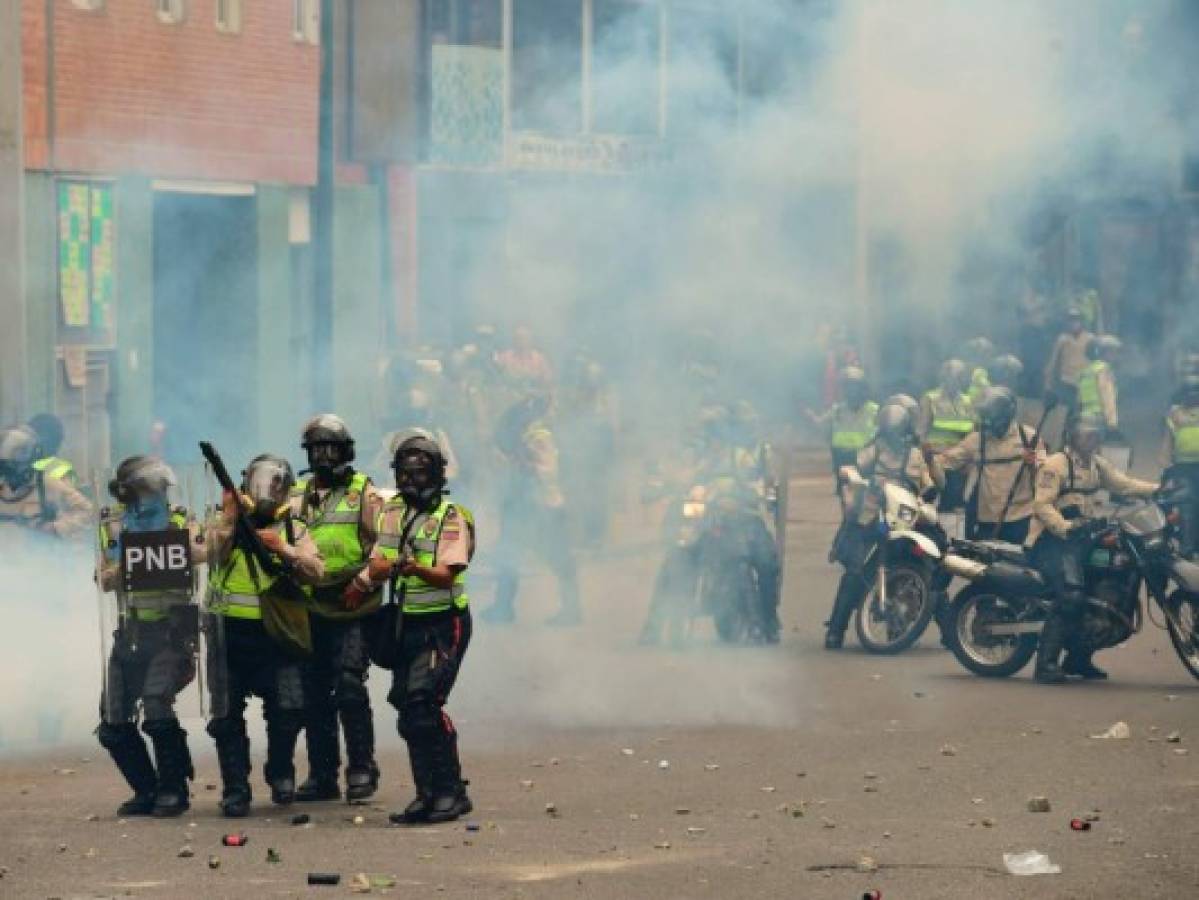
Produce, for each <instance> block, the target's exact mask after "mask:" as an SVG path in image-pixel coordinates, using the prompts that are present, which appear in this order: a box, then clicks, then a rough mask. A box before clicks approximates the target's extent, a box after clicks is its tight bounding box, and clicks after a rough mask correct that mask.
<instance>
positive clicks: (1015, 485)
mask: <svg viewBox="0 0 1199 900" xmlns="http://www.w3.org/2000/svg"><path fill="white" fill-rule="evenodd" d="M1084 318H1085V314H1084V310H1083V309H1081V308H1080V307H1078V306H1071V307H1070V308H1069V309H1068V310H1067V313H1066V327H1065V329H1064V330H1063V332H1062V333H1061V334H1060V335H1059V336H1058V338H1057V340H1056V342H1055V343H1054V344H1053V346H1052V349H1051V350H1050V352H1049V353H1048V354H1047V359H1046V362H1045V367H1044V370H1043V372H1042V373H1040V374H1041V378H1039V379H1038V384H1037V387H1038V389H1039V390H1038V393H1039V394H1040V399H1041V409H1042V414H1041V416H1040V422H1039V424H1038V425H1037V427H1035V428H1034V427H1031V426H1030V425H1029V424H1026V423H1024V422H1022V421H1021V400H1020V398H1019V395H1018V391H1019V389H1020V385H1022V384H1027V383H1028V382H1027V379H1026V378H1025V375H1026V372H1025V367H1024V366H1023V364H1022V363H1021V361H1020V360H1019V359H1018V358H1017V357H1015V356H1013V355H1011V354H1008V353H997V352H996V351H995V348H994V346H993V345H992V343H991V342H990V341H989V340H987V339H986V338H975V339H973V340H970V341H967V342H966V343H965V345H964V349H965V351H966V352H965V354H964V357H965V358H953V359H949V360H946V361H945V363H944V364H943V365H942V366H941V370H940V378H939V383H938V384H937V385H935V386H933V387H932V388H930V389H929V390H928V391H926V392H925V393H923V394H922V395H921V396H920V397H919V398H918V399H917V398H915V397H912V396H910V395H907V394H895V395H892V396H890V397H888V398H886V399H885V400H884V401H883V402H882V403H881V404H879V403H876V402H874V401H873V400H871V399H870V391H869V387H868V383H867V378H866V373H865V372H864V371H863V370H862V369H861V368H860V367H858V366H847V367H845V368H843V369H842V370H841V372H840V397H841V399H839V400H838V401H837V402H835V403H834V404H832V405H831V406H830V407H829V408H828V409H827V410H826V411H825V412H823V413H820V414H817V413H813V412H810V411H809V416H810V418H811V419H812V421H813V422H815V423H817V424H819V425H821V426H823V427H824V428H825V429H826V431H827V435H828V440H829V446H830V450H831V458H832V466H833V471H834V475H835V489H836V491H837V493H838V496H839V497H840V498H841V503H842V509H843V511H844V513H845V516H844V522H843V524H842V526H841V528H840V530H839V532H838V535H837V538H836V539H835V541H834V551H835V552H834V556H835V558H836V559H837V561H838V562H840V563H841V564H842V566H843V567H844V575H843V576H842V579H841V582H840V585H839V587H838V591H837V594H836V597H835V599H834V602H833V607H832V612H831V614H830V616H829V620H828V622H827V632H826V637H825V646H826V647H827V648H828V649H834V650H835V649H839V648H841V646H842V645H843V642H844V635H845V631H846V628H847V626H848V624H849V621H850V618H851V616H852V614H853V612H854V610H856V609H857V607H858V606H859V604H860V603H861V602H862V599H863V597H864V596H865V595H866V594H867V592H868V591H869V590H870V589H871V586H872V583H873V579H874V570H873V569H872V567H871V564H870V563H869V560H870V559H871V555H870V552H869V551H870V550H871V549H872V548H873V546H874V545H875V543H876V542H877V541H878V540H879V535H878V532H877V529H876V528H874V527H873V525H874V522H875V520H876V513H877V508H876V507H875V506H874V505H873V504H876V503H877V502H878V500H877V496H876V495H875V494H873V493H869V492H866V491H864V490H862V489H861V485H862V484H863V482H864V481H865V480H866V479H873V480H874V481H875V483H884V484H885V483H887V482H894V483H897V484H901V485H903V486H905V487H907V488H908V489H910V490H912V491H913V492H914V493H916V494H918V495H929V496H932V495H936V496H937V498H938V499H937V502H938V507H939V509H940V510H941V511H942V512H943V513H953V512H954V511H960V512H961V513H962V514H963V519H964V529H963V530H964V535H963V536H964V537H965V538H968V539H981V538H986V539H990V540H998V541H1002V542H1005V543H1008V544H1012V545H1016V546H1020V547H1023V548H1025V550H1026V552H1027V555H1028V558H1029V560H1030V561H1031V562H1032V564H1033V565H1034V566H1035V567H1036V568H1037V569H1038V570H1039V571H1040V572H1041V574H1042V575H1043V577H1044V578H1045V580H1046V582H1047V583H1048V584H1049V585H1050V587H1051V589H1052V593H1053V597H1054V599H1053V611H1052V613H1051V615H1050V616H1049V618H1048V620H1047V621H1046V623H1045V627H1044V630H1043V631H1042V632H1041V636H1040V642H1039V645H1038V653H1037V664H1036V678H1037V680H1038V681H1042V682H1051V683H1058V682H1061V681H1064V680H1065V678H1066V676H1067V675H1076V676H1080V677H1082V678H1088V679H1100V678H1105V677H1106V673H1105V672H1103V670H1101V669H1100V668H1098V667H1097V666H1096V665H1095V664H1094V662H1093V659H1092V656H1093V653H1094V650H1095V648H1093V647H1089V646H1087V644H1086V642H1085V641H1082V640H1080V639H1079V638H1078V635H1077V631H1078V623H1079V619H1080V617H1081V615H1082V611H1083V608H1084V606H1085V603H1086V595H1085V584H1084V583H1083V569H1084V561H1085V554H1086V553H1087V552H1088V551H1089V549H1090V546H1089V543H1088V542H1087V540H1086V536H1087V534H1088V526H1089V523H1090V521H1091V519H1092V518H1093V517H1094V516H1095V515H1096V514H1097V512H1098V508H1099V507H1098V503H1097V499H1098V498H1097V497H1096V494H1097V493H1098V492H1099V491H1101V490H1102V491H1107V492H1109V493H1110V494H1113V495H1118V496H1122V497H1137V496H1149V495H1152V494H1153V493H1154V492H1155V491H1157V490H1158V488H1159V483H1158V482H1149V481H1144V480H1142V479H1138V478H1134V477H1132V476H1130V475H1129V474H1128V473H1127V472H1125V471H1124V470H1123V467H1122V466H1121V465H1120V464H1119V463H1118V462H1117V457H1119V458H1120V459H1122V460H1127V458H1128V455H1129V454H1128V453H1127V452H1125V448H1126V447H1127V443H1128V441H1127V438H1126V437H1125V436H1124V435H1123V434H1122V433H1121V432H1120V430H1119V426H1120V419H1119V405H1118V391H1117V379H1116V366H1117V362H1118V359H1119V355H1120V350H1121V342H1120V340H1119V339H1118V338H1117V337H1115V336H1114V335H1107V334H1098V335H1097V334H1094V333H1092V332H1090V331H1088V330H1087V328H1086V327H1085V324H1084ZM1176 382H1177V383H1176V386H1175V388H1176V389H1175V395H1174V398H1173V399H1174V403H1173V405H1171V407H1170V408H1169V410H1168V412H1167V414H1166V416H1165V423H1166V428H1165V440H1164V445H1163V447H1162V450H1161V464H1162V466H1163V468H1165V469H1166V475H1165V476H1163V480H1164V479H1165V477H1168V478H1169V479H1171V480H1172V481H1174V482H1178V483H1182V484H1185V485H1186V486H1188V488H1189V490H1188V491H1187V495H1189V497H1190V498H1191V499H1190V501H1189V502H1190V512H1189V514H1188V515H1187V516H1185V517H1184V523H1185V524H1184V530H1183V534H1182V545H1183V546H1182V549H1183V552H1184V553H1187V554H1193V553H1194V552H1195V550H1196V547H1195V536H1194V522H1195V517H1196V516H1195V514H1196V509H1195V503H1196V499H1199V356H1187V357H1185V358H1184V359H1183V360H1182V361H1181V364H1180V366H1179V370H1178V372H1177V375H1176ZM1059 406H1060V407H1063V408H1064V410H1065V414H1064V417H1063V422H1064V425H1063V427H1062V429H1061V436H1060V438H1061V442H1060V449H1059V450H1058V451H1057V452H1051V450H1050V447H1049V440H1048V438H1049V435H1048V433H1047V432H1046V431H1045V430H1044V426H1045V424H1046V420H1047V418H1048V416H1049V413H1050V412H1052V410H1053V409H1055V408H1056V407H1059ZM1105 449H1113V450H1114V451H1115V452H1110V453H1105ZM1109 456H1110V458H1109ZM855 476H856V477H855ZM850 483H852V484H854V485H855V486H856V487H854V488H850V487H849V484H850ZM948 582H949V579H948V578H947V577H946V578H942V579H940V580H938V581H935V582H934V585H933V587H934V593H935V594H936V596H934V598H933V602H934V603H935V613H936V616H937V621H938V622H939V623H941V622H942V621H943V615H944V613H945V611H946V603H947V597H946V594H945V588H946V587H947V586H948ZM942 630H943V631H944V626H942ZM943 640H944V635H943ZM1063 652H1065V653H1066V656H1065V659H1064V660H1063V659H1062V658H1061V657H1062V653H1063Z"/></svg>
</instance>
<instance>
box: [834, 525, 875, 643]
mask: <svg viewBox="0 0 1199 900" xmlns="http://www.w3.org/2000/svg"><path fill="white" fill-rule="evenodd" d="M876 534H877V532H876V531H875V529H874V528H873V527H872V526H867V525H859V524H858V523H856V522H845V523H843V524H842V526H841V531H840V532H839V533H838V536H837V546H836V548H835V553H836V559H837V562H839V563H841V565H843V566H844V567H845V572H844V574H842V576H841V581H840V582H839V583H838V585H837V595H836V597H835V598H834V599H833V609H832V612H831V613H830V614H829V618H828V630H829V633H831V634H837V635H843V634H844V633H845V629H846V628H848V627H849V620H850V618H852V616H853V611H854V610H855V609H857V607H858V604H859V603H861V602H862V598H863V597H865V596H866V594H867V592H869V590H870V587H871V584H872V583H873V581H874V573H875V571H876V570H877V563H876V560H877V557H874V558H871V557H870V554H871V551H872V550H873V549H874V548H875V545H876V544H877V543H878V539H877V537H876ZM868 558H870V563H869V564H867V559H868Z"/></svg>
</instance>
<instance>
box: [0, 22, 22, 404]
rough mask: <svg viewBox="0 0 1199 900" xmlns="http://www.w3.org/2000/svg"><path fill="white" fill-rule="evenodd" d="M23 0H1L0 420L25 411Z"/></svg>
mask: <svg viewBox="0 0 1199 900" xmlns="http://www.w3.org/2000/svg"><path fill="white" fill-rule="evenodd" d="M22 101H23V97H22V89H21V0H0V321H3V322H4V327H3V328H0V422H10V421H14V420H16V421H19V420H20V419H23V418H24V413H25V362H26V359H25V357H26V354H25V276H24V264H25V259H24V257H25V241H24V234H23V231H24V225H23V221H24V203H25V156H24V143H25V128H24V123H23V119H22V115H21V106H22Z"/></svg>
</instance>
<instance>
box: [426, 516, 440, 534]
mask: <svg viewBox="0 0 1199 900" xmlns="http://www.w3.org/2000/svg"><path fill="white" fill-rule="evenodd" d="M424 532H425V537H432V536H433V535H435V534H437V520H436V519H434V518H429V519H428V521H426V522H425V526H424Z"/></svg>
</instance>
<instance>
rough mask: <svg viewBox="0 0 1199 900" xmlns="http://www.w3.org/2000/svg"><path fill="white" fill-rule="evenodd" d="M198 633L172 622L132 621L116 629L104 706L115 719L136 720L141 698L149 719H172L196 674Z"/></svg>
mask: <svg viewBox="0 0 1199 900" xmlns="http://www.w3.org/2000/svg"><path fill="white" fill-rule="evenodd" d="M194 646H195V636H194V635H192V636H190V637H189V636H188V635H184V634H180V633H179V631H178V630H177V629H176V628H175V627H173V626H172V625H171V622H170V621H161V622H139V621H136V620H130V621H129V622H127V623H126V624H125V625H124V626H122V628H121V629H120V630H118V631H116V632H114V633H113V648H112V652H111V653H110V654H109V657H108V693H107V694H106V695H105V696H104V697H102V698H101V701H100V710H101V714H102V716H103V718H104V720H105V721H107V722H109V723H111V724H117V723H120V722H132V721H133V720H134V718H136V716H137V707H138V704H139V702H140V704H141V708H142V715H143V716H144V718H145V719H146V721H147V722H151V721H156V720H161V719H174V718H175V697H176V696H177V695H178V694H179V692H180V691H181V690H183V689H184V688H185V687H186V686H187V685H188V684H190V683H191V681H192V679H193V678H195V677H196V663H195V657H194V656H193V655H192V648H193V647H194Z"/></svg>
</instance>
